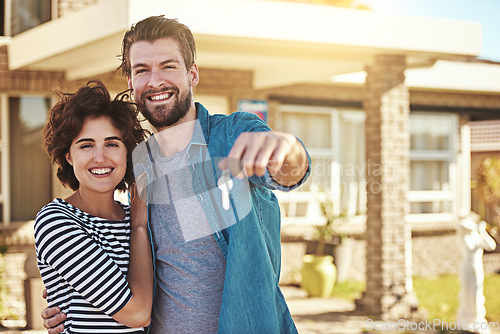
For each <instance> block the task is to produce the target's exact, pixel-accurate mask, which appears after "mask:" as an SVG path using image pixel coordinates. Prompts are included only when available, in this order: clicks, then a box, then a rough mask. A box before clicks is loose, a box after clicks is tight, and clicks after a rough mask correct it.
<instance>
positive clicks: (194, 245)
mask: <svg viewBox="0 0 500 334" xmlns="http://www.w3.org/2000/svg"><path fill="white" fill-rule="evenodd" d="M154 162H155V163H154V164H155V167H156V170H157V177H158V178H161V179H162V182H161V184H162V187H154V186H153V188H152V189H153V191H152V196H153V197H154V200H153V203H155V204H152V205H151V221H152V224H151V228H152V233H153V241H154V246H155V252H156V282H157V286H156V290H157V291H156V297H155V301H154V304H153V316H152V325H151V330H152V333H157V334H166V333H176V334H179V333H216V332H217V328H218V320H219V312H220V306H221V301H222V291H223V288H224V277H225V270H226V261H225V259H224V256H223V255H222V253H221V251H220V249H219V247H218V245H217V242H216V241H215V239H214V237H213V236H212V233H211V232H210V227H209V224H208V221H207V218H206V215H205V213H204V211H203V209H202V207H201V205H200V204H199V202H198V200H197V198H196V194H195V193H194V191H193V187H192V174H191V172H190V170H189V168H188V165H187V161H186V151H185V150H184V151H182V152H180V153H178V154H176V155H174V156H171V157H168V158H164V157H161V156H159V155H154Z"/></svg>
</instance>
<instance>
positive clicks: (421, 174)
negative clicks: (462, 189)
mask: <svg viewBox="0 0 500 334" xmlns="http://www.w3.org/2000/svg"><path fill="white" fill-rule="evenodd" d="M410 170H411V182H410V190H450V175H449V163H448V162H446V161H412V162H411V164H410Z"/></svg>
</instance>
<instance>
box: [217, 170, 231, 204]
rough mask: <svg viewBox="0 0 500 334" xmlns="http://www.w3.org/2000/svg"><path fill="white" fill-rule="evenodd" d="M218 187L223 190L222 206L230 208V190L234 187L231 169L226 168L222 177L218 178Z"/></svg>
mask: <svg viewBox="0 0 500 334" xmlns="http://www.w3.org/2000/svg"><path fill="white" fill-rule="evenodd" d="M217 187H218V188H219V189H220V191H221V192H222V208H223V209H224V210H226V211H227V210H229V192H230V191H231V189H232V188H233V180H231V174H230V173H229V170H224V171H223V172H222V175H221V177H220V178H219V180H217Z"/></svg>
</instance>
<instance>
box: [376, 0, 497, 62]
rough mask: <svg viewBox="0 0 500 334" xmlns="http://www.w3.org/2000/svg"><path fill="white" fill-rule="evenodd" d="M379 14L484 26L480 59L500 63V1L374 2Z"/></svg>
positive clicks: (395, 0)
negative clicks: (414, 16) (431, 18)
mask: <svg viewBox="0 0 500 334" xmlns="http://www.w3.org/2000/svg"><path fill="white" fill-rule="evenodd" d="M369 3H370V5H371V7H372V9H373V10H375V11H380V12H385V13H401V14H411V15H420V16H430V17H439V18H447V19H456V20H465V21H475V22H479V23H481V26H482V32H483V41H482V53H481V55H480V58H482V59H487V60H494V61H500V0H371V1H369Z"/></svg>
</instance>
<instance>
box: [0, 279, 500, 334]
mask: <svg viewBox="0 0 500 334" xmlns="http://www.w3.org/2000/svg"><path fill="white" fill-rule="evenodd" d="M282 291H283V294H284V296H285V298H286V300H287V304H288V307H289V308H290V312H291V313H292V317H293V319H294V321H295V324H296V326H297V329H298V331H299V333H300V334H364V333H370V334H387V333H391V334H396V333H405V334H407V333H413V334H431V333H432V334H437V333H440V332H439V331H429V330H428V331H419V330H407V331H396V330H383V329H381V328H380V327H379V328H378V330H373V329H374V324H375V323H374V321H375V320H372V319H370V318H369V316H367V315H364V314H359V312H356V311H355V307H354V303H352V302H349V301H346V300H344V299H338V298H308V297H307V295H306V292H305V291H303V290H301V289H299V288H297V287H293V286H283V287H282ZM379 324H382V325H383V323H380V322H379ZM370 329H372V330H370ZM0 333H2V334H20V333H22V334H45V333H47V332H46V331H44V330H42V331H12V330H9V331H2V330H1V329H0ZM441 333H444V332H441ZM448 333H450V334H451V333H455V332H451V331H450V332H448ZM456 333H458V332H456ZM462 333H463V332H462ZM263 334H267V333H263ZM491 334H500V331H494V332H492V333H491Z"/></svg>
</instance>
